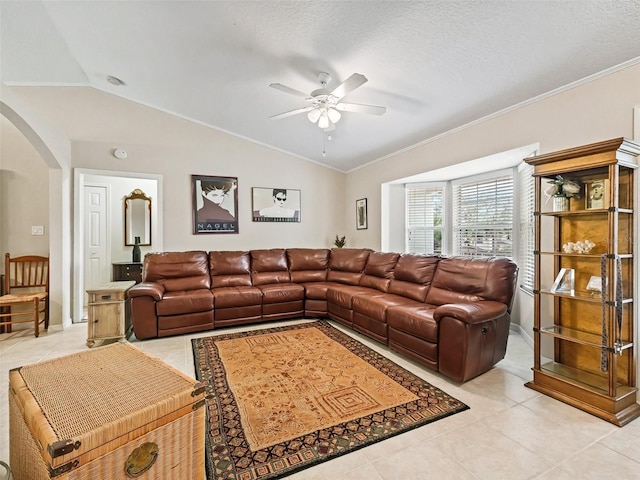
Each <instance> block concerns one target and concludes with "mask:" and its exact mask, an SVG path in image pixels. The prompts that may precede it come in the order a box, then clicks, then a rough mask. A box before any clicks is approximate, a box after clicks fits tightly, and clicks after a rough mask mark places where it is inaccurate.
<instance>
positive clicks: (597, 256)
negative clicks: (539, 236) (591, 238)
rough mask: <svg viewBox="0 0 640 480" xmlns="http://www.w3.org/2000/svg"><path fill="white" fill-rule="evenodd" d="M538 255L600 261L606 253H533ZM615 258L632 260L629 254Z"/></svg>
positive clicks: (622, 254) (621, 254)
mask: <svg viewBox="0 0 640 480" xmlns="http://www.w3.org/2000/svg"><path fill="white" fill-rule="evenodd" d="M535 253H536V254H538V255H555V256H559V257H580V258H593V259H597V260H600V258H602V255H604V254H606V253H607V252H602V253H565V252H535ZM616 257H617V258H633V255H632V254H631V253H619V254H617V255H616Z"/></svg>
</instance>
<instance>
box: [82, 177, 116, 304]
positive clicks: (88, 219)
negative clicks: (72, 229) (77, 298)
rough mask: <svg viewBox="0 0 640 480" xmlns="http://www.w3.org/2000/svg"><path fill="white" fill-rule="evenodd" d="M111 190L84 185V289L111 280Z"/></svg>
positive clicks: (104, 187) (104, 186)
mask: <svg viewBox="0 0 640 480" xmlns="http://www.w3.org/2000/svg"><path fill="white" fill-rule="evenodd" d="M108 198H109V190H108V186H106V185H85V187H84V289H83V290H84V291H85V295H84V298H85V301H84V304H85V306H86V303H87V295H86V291H87V289H89V288H95V287H98V286H100V285H102V284H103V283H106V282H108V281H109V279H110V277H111V274H110V270H109V258H108V248H107V243H108V231H107V226H108V224H109V223H108V214H109V212H108V209H107V201H108Z"/></svg>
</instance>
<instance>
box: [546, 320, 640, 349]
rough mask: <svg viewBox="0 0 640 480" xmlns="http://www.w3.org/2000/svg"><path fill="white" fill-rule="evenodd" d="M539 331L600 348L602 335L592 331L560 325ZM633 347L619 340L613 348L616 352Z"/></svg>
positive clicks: (631, 344)
mask: <svg viewBox="0 0 640 480" xmlns="http://www.w3.org/2000/svg"><path fill="white" fill-rule="evenodd" d="M540 333H542V334H544V335H550V336H552V337H554V338H562V339H563V340H568V341H570V342H574V343H580V344H582V345H588V346H590V347H596V348H602V336H601V335H596V334H594V333H588V332H582V331H580V330H575V329H573V328H567V327H563V326H561V325H553V326H551V327H542V328H541V329H540ZM631 347H633V342H625V341H620V342H616V344H615V349H616V351H617V352H621V351H622V350H626V349H627V348H631Z"/></svg>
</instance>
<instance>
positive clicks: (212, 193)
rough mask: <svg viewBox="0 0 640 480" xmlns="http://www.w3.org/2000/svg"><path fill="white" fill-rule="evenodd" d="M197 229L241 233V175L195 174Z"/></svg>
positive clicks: (201, 231)
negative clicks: (212, 175) (216, 175)
mask: <svg viewBox="0 0 640 480" xmlns="http://www.w3.org/2000/svg"><path fill="white" fill-rule="evenodd" d="M191 190H192V198H193V205H192V215H193V233H194V234H200V233H238V178H237V177H211V176H207V175H191Z"/></svg>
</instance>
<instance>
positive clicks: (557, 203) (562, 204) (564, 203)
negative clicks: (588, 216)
mask: <svg viewBox="0 0 640 480" xmlns="http://www.w3.org/2000/svg"><path fill="white" fill-rule="evenodd" d="M567 210H569V199H568V198H567V197H553V211H554V212H565V211H567Z"/></svg>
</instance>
